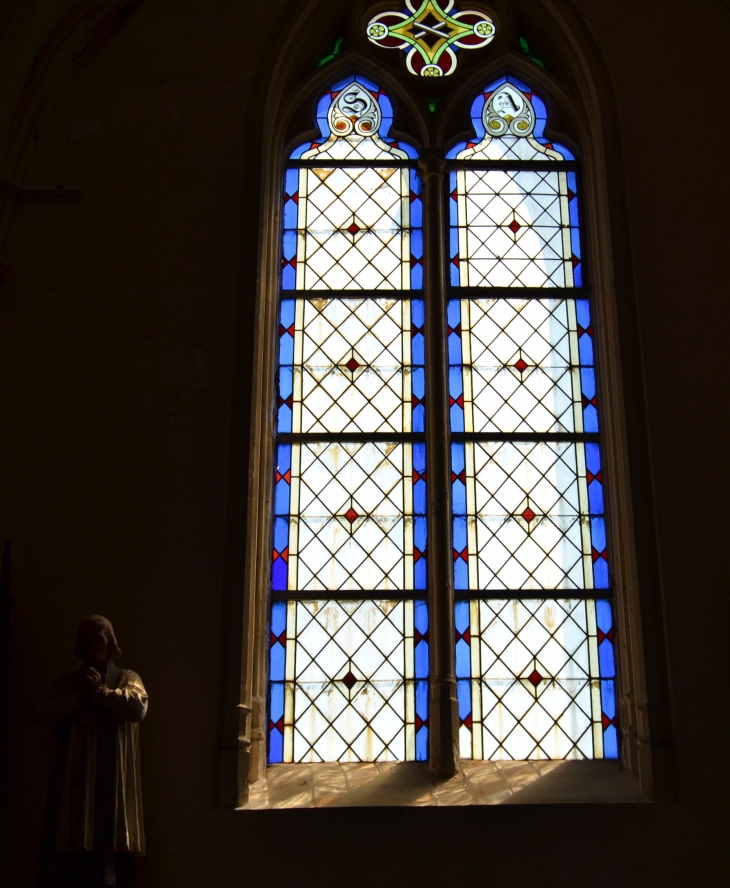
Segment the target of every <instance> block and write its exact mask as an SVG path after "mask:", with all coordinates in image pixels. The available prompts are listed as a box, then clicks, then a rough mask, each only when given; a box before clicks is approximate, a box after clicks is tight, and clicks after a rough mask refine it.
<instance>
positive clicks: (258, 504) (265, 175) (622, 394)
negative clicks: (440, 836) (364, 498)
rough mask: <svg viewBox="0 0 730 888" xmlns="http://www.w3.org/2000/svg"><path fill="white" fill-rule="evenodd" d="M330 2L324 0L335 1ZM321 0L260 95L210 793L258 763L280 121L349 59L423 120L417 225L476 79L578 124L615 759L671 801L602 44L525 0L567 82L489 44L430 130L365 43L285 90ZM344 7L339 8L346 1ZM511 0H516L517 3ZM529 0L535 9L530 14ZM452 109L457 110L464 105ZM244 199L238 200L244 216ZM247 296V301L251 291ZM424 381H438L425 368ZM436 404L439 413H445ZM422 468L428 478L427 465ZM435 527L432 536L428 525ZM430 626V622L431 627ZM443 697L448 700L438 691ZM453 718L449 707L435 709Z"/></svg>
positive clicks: (615, 154)
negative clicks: (243, 371) (536, 100)
mask: <svg viewBox="0 0 730 888" xmlns="http://www.w3.org/2000/svg"><path fill="white" fill-rule="evenodd" d="M336 2H337V0H332V3H336ZM332 3H331V4H330V5H332ZM319 5H320V3H318V0H311V2H310V3H308V4H307V5H306V7H305V8H304V9H303V10H302V11H301V12H300V15H299V17H298V18H297V19H295V20H294V21H293V22H292V23H291V28H290V30H289V34H288V36H287V37H286V39H284V40H283V41H282V44H281V48H280V53H279V55H278V57H277V58H276V59H275V60H274V61H273V64H272V70H271V79H270V82H269V85H268V90H267V94H266V99H265V104H266V107H270V108H273V109H276V110H275V112H274V113H272V114H270V115H267V116H266V117H265V122H264V131H263V133H262V136H263V138H262V141H261V150H262V176H261V197H260V208H259V251H258V252H259V267H258V277H257V282H258V283H257V292H256V296H255V310H254V313H253V320H254V325H255V328H254V334H253V361H252V366H253V379H252V385H251V388H250V389H248V390H238V391H237V392H236V394H235V395H234V403H233V408H232V409H233V415H234V417H235V416H246V414H247V412H248V411H247V410H245V409H244V408H243V404H244V403H245V401H246V400H247V399H250V414H249V416H248V418H249V419H250V425H249V426H248V428H246V427H245V423H243V422H238V423H236V422H234V423H233V426H234V431H233V434H232V443H231V447H232V452H233V454H234V455H237V454H241V453H245V454H247V457H248V458H247V459H243V458H239V459H235V458H234V459H232V461H231V487H230V490H231V499H230V509H229V526H228V535H227V545H228V559H227V561H228V570H227V574H226V580H225V589H224V614H225V628H224V632H225V637H224V663H223V675H222V706H221V725H220V742H219V785H218V802H219V804H220V805H221V806H222V807H226V808H239V807H241V806H243V805H245V802H246V800H247V798H248V788H249V785H250V784H251V783H253V782H256V781H257V780H260V779H262V778H263V776H264V774H265V771H266V726H265V725H266V677H267V676H266V673H267V653H268V646H267V644H266V638H267V634H266V632H267V624H268V609H269V597H268V587H269V572H270V563H269V562H270V548H271V546H270V528H271V505H272V493H273V491H272V484H271V478H270V475H271V472H270V466H271V465H272V460H273V442H274V425H273V407H272V404H273V392H274V390H275V379H274V373H275V365H276V354H277V351H276V339H275V330H276V329H277V323H278V318H277V307H278V294H279V271H280V268H279V265H280V263H279V240H280V219H281V211H282V207H281V182H282V181H283V171H284V167H285V164H286V158H287V157H288V153H289V151H288V150H287V149H290V148H291V147H292V145H293V142H292V139H291V133H290V128H291V121H292V120H293V118H294V117H295V116H296V115H297V114H298V113H299V115H300V116H299V119H301V114H300V112H301V109H302V108H303V107H306V108H308V107H310V106H311V105H312V104H313V102H314V101H316V99H317V98H318V97H319V95H320V94H321V93H322V92H323V91H324V90H325V88H326V87H327V85H328V83H329V82H330V81H335V80H337V79H341V78H342V77H344V76H347V75H348V74H350V73H355V71H357V70H359V71H361V72H362V73H363V74H365V75H366V76H368V77H370V78H371V79H373V80H376V81H378V82H380V83H381V84H382V86H383V88H384V89H385V90H386V91H387V92H388V94H389V95H390V96H391V98H392V99H393V100H394V103H397V105H399V106H400V107H401V108H404V109H407V112H408V114H409V116H410V118H411V119H412V120H415V121H416V124H417V126H418V127H419V129H420V132H418V133H408V134H406V133H403V136H404V138H407V139H409V140H410V141H411V142H414V141H415V142H416V143H417V144H418V143H419V142H420V148H421V156H422V161H421V166H422V174H424V222H425V220H426V218H427V217H430V218H432V219H433V218H438V219H439V220H443V219H444V212H443V205H442V202H443V188H441V187H440V185H439V184H438V181H439V176H440V175H441V173H440V169H441V166H440V165H441V160H440V155H439V152H438V151H434V149H433V148H432V147H431V145H432V142H433V141H436V144H438V145H443V144H444V142H445V141H446V139H447V138H448V136H453V135H454V134H455V132H454V122H453V121H454V118H458V112H459V109H460V108H461V109H462V111H463V109H468V107H469V106H470V103H471V97H472V94H473V93H474V92H475V91H476V89H477V88H478V87H479V86H480V85H483V84H485V83H489V82H491V81H493V80H495V79H496V78H497V77H499V76H501V75H502V74H506V73H512V74H514V75H515V76H517V77H518V78H520V79H522V80H525V81H527V82H529V83H531V84H533V85H534V86H535V88H536V90H538V91H539V92H540V94H541V95H542V96H543V97H544V98H545V100H546V101H547V102H548V103H549V105H552V106H553V107H554V108H558V109H559V110H560V113H561V116H562V117H563V118H565V119H566V120H567V121H569V122H570V124H571V127H572V130H573V131H574V133H575V142H576V143H577V144H579V145H580V149H581V157H582V186H583V187H582V191H583V193H582V207H581V212H582V216H583V220H584V221H583V230H582V237H583V249H584V255H585V256H586V265H589V266H590V270H591V281H592V293H593V302H592V305H593V309H592V310H593V317H594V322H593V323H594V337H595V340H596V343H597V350H598V354H599V356H600V357H599V365H600V373H599V374H598V380H597V384H598V394H599V398H600V400H601V404H602V413H601V419H602V435H601V440H602V448H603V460H604V464H605V467H606V474H607V476H608V477H609V478H610V482H609V496H608V502H607V510H606V518H607V530H608V534H609V541H610V545H611V551H612V575H613V591H614V599H613V603H614V609H615V621H616V627H617V643H616V654H617V698H618V704H619V710H618V714H619V721H620V731H621V740H622V742H621V753H620V754H621V763H622V765H623V767H624V768H625V769H626V770H628V771H629V772H631V773H632V774H634V775H635V776H636V777H637V778H638V782H639V785H640V787H641V791H642V793H643V794H644V796H645V797H647V798H653V799H659V800H662V799H669V798H671V797H672V795H673V780H672V758H671V730H670V713H669V706H668V679H667V674H666V662H665V653H664V638H663V630H662V623H663V617H662V608H661V589H660V579H659V571H658V558H657V552H656V540H655V535H654V533H653V527H654V522H655V518H654V506H653V497H652V490H651V485H650V481H646V480H645V479H650V477H651V470H650V466H649V458H648V447H647V430H646V420H645V411H644V406H643V384H642V379H641V364H640V353H639V342H638V339H639V329H638V321H637V312H636V307H635V303H634V298H635V297H634V293H633V287H632V284H633V281H632V276H631V250H630V239H629V237H628V224H627V215H628V212H627V205H626V199H625V190H624V189H623V187H622V185H623V180H622V168H621V163H620V158H621V141H620V134H619V132H618V127H617V122H616V117H617V115H616V110H615V104H614V99H613V94H612V90H611V87H610V83H609V80H608V76H607V72H606V71H605V69H604V68H603V66H602V63H601V59H600V54H599V52H598V49H597V47H596V46H595V43H594V41H593V39H592V37H591V36H590V34H589V33H588V31H587V28H586V26H585V24H584V23H583V22H582V20H581V19H580V18H579V16H578V15H577V13H576V12H575V11H574V10H573V9H572V7H570V6H569V4H568V3H567V2H562V0H558V2H550V0H540V2H538V3H537V4H531V6H532V7H533V8H532V9H531V14H532V16H533V18H534V20H535V26H536V27H538V26H540V27H542V29H543V33H544V39H547V40H550V41H551V43H550V45H551V47H553V48H554V53H555V55H556V56H559V57H560V58H561V60H562V62H563V67H564V69H565V70H566V71H567V72H568V74H569V75H570V76H569V77H565V78H563V80H565V81H570V82H569V83H565V85H563V83H562V82H561V80H558V78H557V77H555V76H553V75H551V74H549V73H547V72H546V71H545V70H544V69H542V68H539V67H537V66H536V65H534V64H533V63H531V62H530V61H529V60H528V59H526V58H525V57H524V56H521V55H519V54H517V53H516V52H514V51H511V50H510V49H509V48H505V49H502V51H501V52H492V53H490V52H487V53H485V62H484V64H481V65H479V66H477V67H476V69H474V70H473V72H472V73H471V75H470V76H469V77H468V78H466V79H465V80H463V81H462V82H461V85H460V86H459V87H458V89H456V90H455V92H454V94H453V95H450V96H449V97H448V100H447V102H448V108H447V109H446V112H445V113H444V114H443V115H442V117H441V122H440V126H439V128H438V130H437V131H436V137H435V139H434V136H433V130H432V135H431V137H429V131H428V127H427V125H426V122H425V112H423V111H422V109H421V108H420V107H419V106H418V104H417V99H416V98H414V95H413V94H412V93H411V92H410V91H409V88H408V87H409V84H408V77H410V76H411V75H407V74H405V73H404V74H403V76H402V77H401V78H400V79H398V78H396V77H393V76H392V75H391V73H390V71H389V70H386V69H384V68H382V67H379V65H378V61H379V56H378V50H377V48H370V47H368V45H367V42H366V41H362V42H361V43H360V45H358V46H357V50H356V51H351V52H348V53H345V54H343V55H342V56H339V57H337V58H336V59H335V60H334V61H332V62H331V63H330V64H328V65H326V66H324V67H323V68H321V69H319V70H318V71H316V72H315V73H313V74H311V75H310V76H309V77H308V78H307V79H305V81H304V82H303V83H301V84H300V85H299V87H298V89H296V90H295V91H293V92H292V91H291V90H290V91H289V92H288V94H287V92H286V88H287V79H288V77H290V75H291V72H292V70H294V68H295V66H296V65H297V64H298V63H299V64H301V63H300V57H301V50H299V51H297V45H298V44H300V43H301V39H302V35H303V34H304V33H305V32H306V31H307V29H308V28H311V18H312V14H314V13H315V10H316V8H317V7H318V6H319ZM339 5H341V6H343V8H345V7H347V4H345V3H344V2H341V3H340V4H339ZM495 5H496V4H495ZM513 5H514V7H520V6H521V5H526V4H524V3H522V2H521V0H519V2H515V3H514V4H513ZM535 5H537V6H538V7H540V8H539V9H538V10H537V11H536V10H535V9H534V6H535ZM517 11H518V10H517V9H515V10H513V11H512V12H507V11H506V10H504V9H502V10H501V11H500V12H501V14H500V16H498V20H500V21H501V22H502V23H503V24H504V23H505V22H507V23H508V25H511V26H512V29H513V30H514V28H515V26H516V25H515V21H514V20H512V21H510V16H514V15H516V13H517ZM371 13H372V9H370V8H369V5H368V4H367V3H364V2H360V3H358V4H357V5H356V7H355V9H354V11H353V12H352V13H351V15H352V18H353V19H358V18H364V17H365V16H366V15H368V14H371ZM495 44H497V41H496V40H495ZM461 117H462V118H463V117H464V114H463V113H462V115H461ZM394 123H395V125H394V133H398V115H397V113H396V120H395V122H394ZM414 136H415V137H416V138H415V139H414ZM303 137H304V138H306V135H304V136H302V134H301V133H300V134H298V135H297V137H296V138H295V139H294V141H301V140H302V138H303ZM290 143H292V144H290ZM429 180H430V182H431V185H430V186H429ZM246 212H247V208H245V207H244V208H243V213H246ZM248 212H249V213H250V209H249V210H248ZM249 225H250V220H249ZM430 228H431V235H430V237H431V238H436V241H435V242H434V244H432V246H431V249H432V250H433V249H434V245H436V248H437V249H438V245H437V242H438V239H439V238H440V237H445V236H446V229H445V223H443V222H439V224H437V225H431V226H430ZM428 242H429V233H428V230H424V249H426V244H427V243H428ZM246 302H247V304H248V305H250V294H249V296H248V298H247V300H246ZM437 314H438V313H437V312H436V313H432V317H431V318H430V320H431V321H432V323H431V325H430V326H431V328H432V334H431V335H432V337H434V338H437V337H438V335H439V331H440V330H441V328H442V327H444V325H445V319H443V318H442V319H441V320H440V321H439V320H438V318H437ZM238 324H239V325H240V324H246V325H249V326H250V324H251V311H250V308H247V309H246V311H243V312H241V313H240V314H239V319H238ZM442 338H444V337H442ZM428 372H429V371H428V370H427V373H428ZM431 382H432V384H433V380H431ZM447 415H448V413H447V411H445V417H447ZM444 422H445V419H444ZM444 430H445V427H444ZM445 442H446V435H445V434H444V435H443V442H442V443H443V444H444V446H443V447H440V446H439V443H438V441H437V440H433V439H431V440H429V446H430V448H431V449H430V451H429V458H430V460H434V459H435V460H436V461H439V460H440V461H443V460H445V459H446V458H447V450H446V446H445ZM439 450H441V451H442V452H441V456H439ZM432 464H433V463H432ZM429 474H430V477H431V478H433V474H434V473H433V472H430V473H429ZM442 474H443V472H442ZM637 479H641V482H640V483H638V481H637ZM632 482H633V485H632ZM632 486H633V489H632ZM430 533H434V528H431V529H430ZM244 541H245V543H244ZM432 619H433V618H432ZM437 619H438V618H437ZM437 633H438V630H435V631H434V632H433V633H432V638H433V637H435V636H436V635H437ZM444 638H445V636H444ZM432 663H433V659H432ZM435 680H438V679H437V676H432V678H431V681H432V682H433V681H435ZM446 696H448V695H446ZM433 699H434V697H433V695H432V696H431V700H432V701H433ZM444 705H445V706H446V707H448V703H447V701H446V699H445V698H444ZM432 718H433V712H432ZM449 718H450V716H449V715H448V713H447V711H446V709H444V711H443V712H442V721H444V720H448V719H449ZM436 733H437V732H436V731H434V730H432V731H431V746H432V748H433V747H434V740H435V747H436V748H435V754H432V756H431V759H430V768H431V771H432V773H433V774H434V775H435V776H448V775H449V774H450V773H453V772H454V768H455V767H456V768H458V757H457V759H456V760H455V759H454V754H452V752H451V751H446V750H445V749H443V752H444V755H440V754H439V750H440V747H439V741H438V739H436V738H435V737H434V735H435V734H436Z"/></svg>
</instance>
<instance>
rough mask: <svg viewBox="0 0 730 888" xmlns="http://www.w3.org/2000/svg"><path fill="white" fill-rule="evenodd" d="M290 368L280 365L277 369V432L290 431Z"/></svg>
mask: <svg viewBox="0 0 730 888" xmlns="http://www.w3.org/2000/svg"><path fill="white" fill-rule="evenodd" d="M291 396H292V368H291V367H281V368H280V370H279V397H278V399H277V408H278V414H277V420H278V421H277V429H278V431H279V432H284V433H286V432H290V431H291V422H292V409H291V404H292V400H291Z"/></svg>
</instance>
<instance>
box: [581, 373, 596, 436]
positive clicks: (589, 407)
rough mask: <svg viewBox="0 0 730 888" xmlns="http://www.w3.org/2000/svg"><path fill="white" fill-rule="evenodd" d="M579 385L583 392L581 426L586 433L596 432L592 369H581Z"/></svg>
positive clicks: (594, 388) (594, 377)
mask: <svg viewBox="0 0 730 888" xmlns="http://www.w3.org/2000/svg"><path fill="white" fill-rule="evenodd" d="M580 383H581V389H582V392H583V426H584V428H585V431H586V432H597V431H598V410H597V405H596V374H595V371H594V370H593V368H591V367H582V368H581V371H580Z"/></svg>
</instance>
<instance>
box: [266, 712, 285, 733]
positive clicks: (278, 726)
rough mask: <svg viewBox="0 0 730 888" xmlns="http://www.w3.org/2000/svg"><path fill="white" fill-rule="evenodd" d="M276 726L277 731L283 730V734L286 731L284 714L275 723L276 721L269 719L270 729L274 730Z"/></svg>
mask: <svg viewBox="0 0 730 888" xmlns="http://www.w3.org/2000/svg"><path fill="white" fill-rule="evenodd" d="M274 728H276V730H277V731H281V733H282V734H283V733H284V716H283V715H282V717H281V718H280V719H279V721H278V722H276V724H274V722H272V721H271V719H269V730H270V731H273V730H274Z"/></svg>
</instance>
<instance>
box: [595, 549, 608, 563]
mask: <svg viewBox="0 0 730 888" xmlns="http://www.w3.org/2000/svg"><path fill="white" fill-rule="evenodd" d="M591 558H592V559H593V561H594V562H595V561H598V559H599V558H603V560H604V561H608V555H607V554H606V550H605V549H604V550H603V551H602V552H599V551H598V549H595V548H591Z"/></svg>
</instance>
